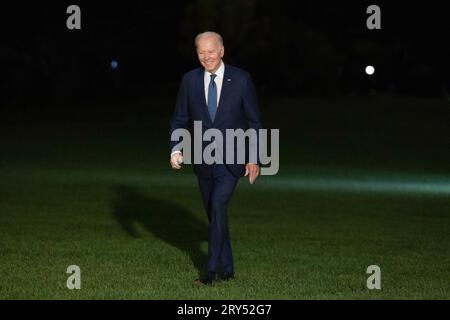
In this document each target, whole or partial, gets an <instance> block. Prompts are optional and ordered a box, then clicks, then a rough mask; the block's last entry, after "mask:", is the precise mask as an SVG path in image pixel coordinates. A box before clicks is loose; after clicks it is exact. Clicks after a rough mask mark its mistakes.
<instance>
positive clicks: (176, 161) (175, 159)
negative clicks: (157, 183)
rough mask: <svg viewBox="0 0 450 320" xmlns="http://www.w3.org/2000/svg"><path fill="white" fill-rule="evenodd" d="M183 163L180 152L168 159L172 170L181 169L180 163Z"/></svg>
mask: <svg viewBox="0 0 450 320" xmlns="http://www.w3.org/2000/svg"><path fill="white" fill-rule="evenodd" d="M182 162H183V155H182V154H181V152H176V153H174V154H172V156H171V157H170V165H171V166H172V169H176V170H179V169H181V163H182Z"/></svg>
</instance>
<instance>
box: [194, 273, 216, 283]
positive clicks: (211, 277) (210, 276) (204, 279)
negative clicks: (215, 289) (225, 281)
mask: <svg viewBox="0 0 450 320" xmlns="http://www.w3.org/2000/svg"><path fill="white" fill-rule="evenodd" d="M215 280H216V273H215V272H207V273H206V274H205V275H203V276H201V277H200V278H198V279H196V280H195V281H194V284H196V285H205V286H212V285H213V282H214V281H215Z"/></svg>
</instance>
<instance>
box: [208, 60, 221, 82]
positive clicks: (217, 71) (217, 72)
mask: <svg viewBox="0 0 450 320" xmlns="http://www.w3.org/2000/svg"><path fill="white" fill-rule="evenodd" d="M224 72H225V64H224V63H223V60H220V66H219V69H217V70H216V72H214V74H215V75H216V76H217V77H219V78H223V74H224ZM205 75H207V76H208V78H209V76H211V75H212V73H211V72H209V71H206V70H205Z"/></svg>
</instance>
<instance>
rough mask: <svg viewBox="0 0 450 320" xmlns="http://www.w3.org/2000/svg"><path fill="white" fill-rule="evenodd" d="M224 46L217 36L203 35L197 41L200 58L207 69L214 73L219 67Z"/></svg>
mask: <svg viewBox="0 0 450 320" xmlns="http://www.w3.org/2000/svg"><path fill="white" fill-rule="evenodd" d="M223 53H224V47H223V46H222V45H221V44H220V42H219V41H218V40H217V38H216V37H214V36H211V37H203V38H200V39H199V40H198V41H197V55H198V60H199V61H200V63H201V64H202V66H203V67H204V68H205V70H206V71H208V72H211V73H214V72H216V71H217V69H219V66H220V60H221V59H222V57H223Z"/></svg>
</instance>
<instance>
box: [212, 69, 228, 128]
mask: <svg viewBox="0 0 450 320" xmlns="http://www.w3.org/2000/svg"><path fill="white" fill-rule="evenodd" d="M228 80H230V81H228ZM230 85H231V74H230V71H229V68H227V65H226V64H225V71H224V73H223V81H222V90H221V91H220V100H219V105H218V106H217V112H216V117H215V119H214V122H216V121H217V119H218V117H220V115H221V114H222V113H223V112H224V111H221V110H222V109H223V108H224V104H225V102H226V100H227V98H228V95H229V90H230Z"/></svg>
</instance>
